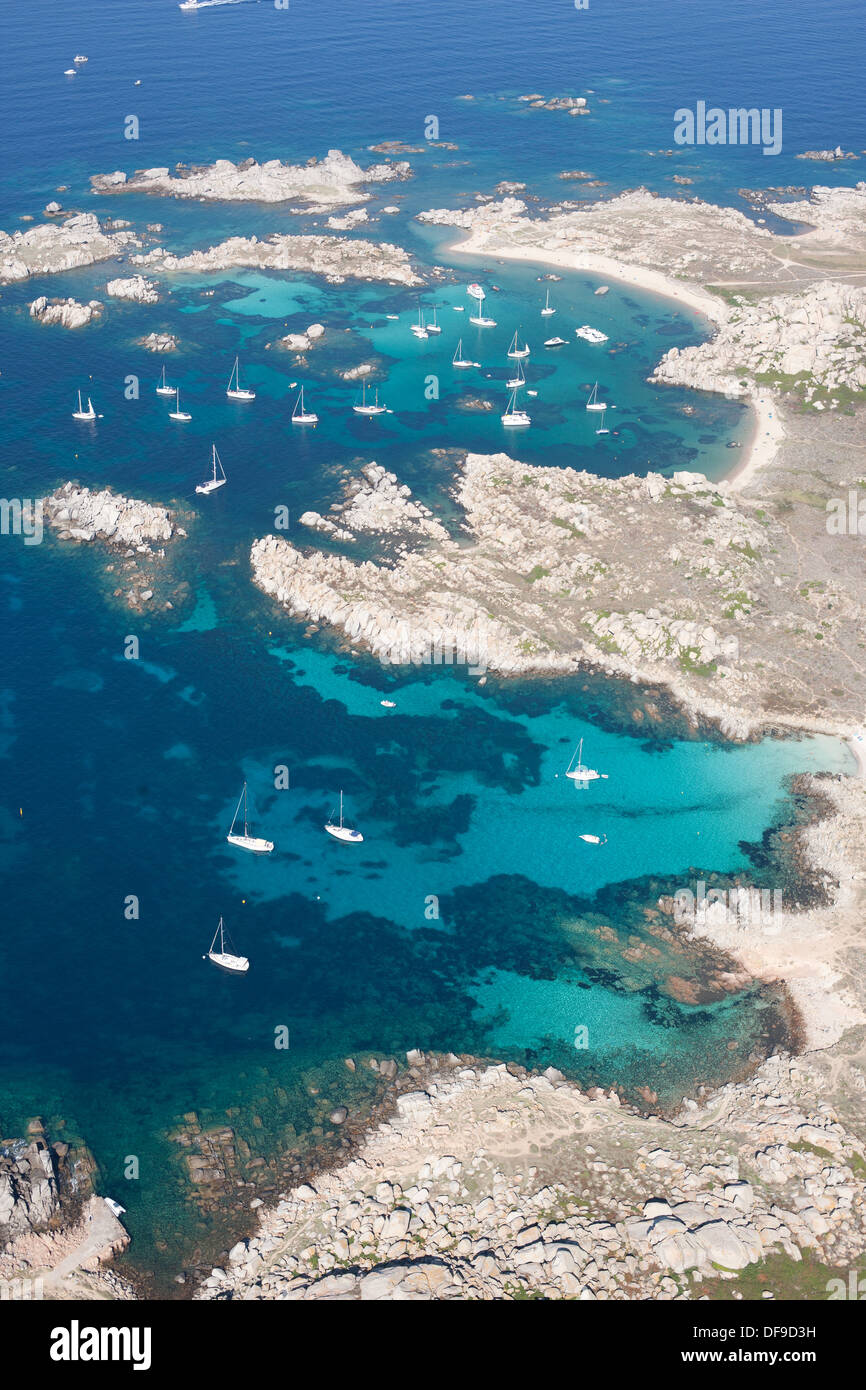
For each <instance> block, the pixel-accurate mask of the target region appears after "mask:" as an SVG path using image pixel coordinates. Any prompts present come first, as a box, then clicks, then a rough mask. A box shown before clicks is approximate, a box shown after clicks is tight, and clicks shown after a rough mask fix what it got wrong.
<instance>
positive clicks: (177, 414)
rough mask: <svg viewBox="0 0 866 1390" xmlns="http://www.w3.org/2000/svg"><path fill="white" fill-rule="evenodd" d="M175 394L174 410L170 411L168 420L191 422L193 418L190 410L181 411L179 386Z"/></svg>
mask: <svg viewBox="0 0 866 1390" xmlns="http://www.w3.org/2000/svg"><path fill="white" fill-rule="evenodd" d="M174 394H175V402H174V410H170V411H169V412H168V418H169V420H191V419H192V416H191V415H190V413H189V411H188V410H181V408H180V387H179V386H178V387H177V389H176V391H175V393H174Z"/></svg>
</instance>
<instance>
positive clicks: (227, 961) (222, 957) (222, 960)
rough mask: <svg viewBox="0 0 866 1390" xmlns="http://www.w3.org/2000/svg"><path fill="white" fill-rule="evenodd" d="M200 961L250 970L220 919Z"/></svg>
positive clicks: (242, 971)
mask: <svg viewBox="0 0 866 1390" xmlns="http://www.w3.org/2000/svg"><path fill="white" fill-rule="evenodd" d="M181 8H183V7H181ZM217 937H219V939H220V948H219V950H218V951H215V950H214V946H215V945H216V939H217ZM231 944H232V943H231V940H229V945H231ZM202 960H212V961H213V963H214V965H218V966H219V968H220V970H228V971H229V973H230V974H232V975H245V974H246V973H247V971H248V970H249V968H250V963H249V961H248V960H247V958H246V956H236V955H235V954H234V953H233V952H232V951H227V950H226V930H225V927H224V926H223V919H222V917H221V918H220V922H219V926H218V927H217V929H216V931H215V932H214V934H213V941H212V942H211V944H210V950H209V951H208V953H207V955H206V956H202Z"/></svg>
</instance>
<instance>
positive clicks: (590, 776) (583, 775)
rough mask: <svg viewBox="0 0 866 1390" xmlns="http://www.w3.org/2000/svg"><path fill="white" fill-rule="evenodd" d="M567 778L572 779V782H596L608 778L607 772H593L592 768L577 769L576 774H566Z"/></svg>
mask: <svg viewBox="0 0 866 1390" xmlns="http://www.w3.org/2000/svg"><path fill="white" fill-rule="evenodd" d="M565 775H566V777H570V778H571V780H572V782H596V781H598V780H599V779H600V778H602V777H606V776H607V773H606V772H593V770H592V768H589V767H583V768H575V770H574V772H566V774H565Z"/></svg>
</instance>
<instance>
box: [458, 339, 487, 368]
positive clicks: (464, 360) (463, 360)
mask: <svg viewBox="0 0 866 1390" xmlns="http://www.w3.org/2000/svg"><path fill="white" fill-rule="evenodd" d="M451 365H452V367H480V366H481V363H480V362H470V360H469V358H468V357H464V356H463V339H462V338H461V339H460V342H459V343H458V344H457V351H456V352H455V354H454V356H453V357H452V358H451Z"/></svg>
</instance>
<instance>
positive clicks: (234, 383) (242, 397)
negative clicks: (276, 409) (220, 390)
mask: <svg viewBox="0 0 866 1390" xmlns="http://www.w3.org/2000/svg"><path fill="white" fill-rule="evenodd" d="M238 361H239V359H238V358H237V357H236V358H235V365H234V366H233V367H232V374H231V376H230V377H229V384H228V386H227V387H226V395H227V396H228V398H229V400H230V401H254V400H255V398H256V393H255V391H250V390H249V389H248V388H247V387H245V386H241V374H240V367H239V366H238Z"/></svg>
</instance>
